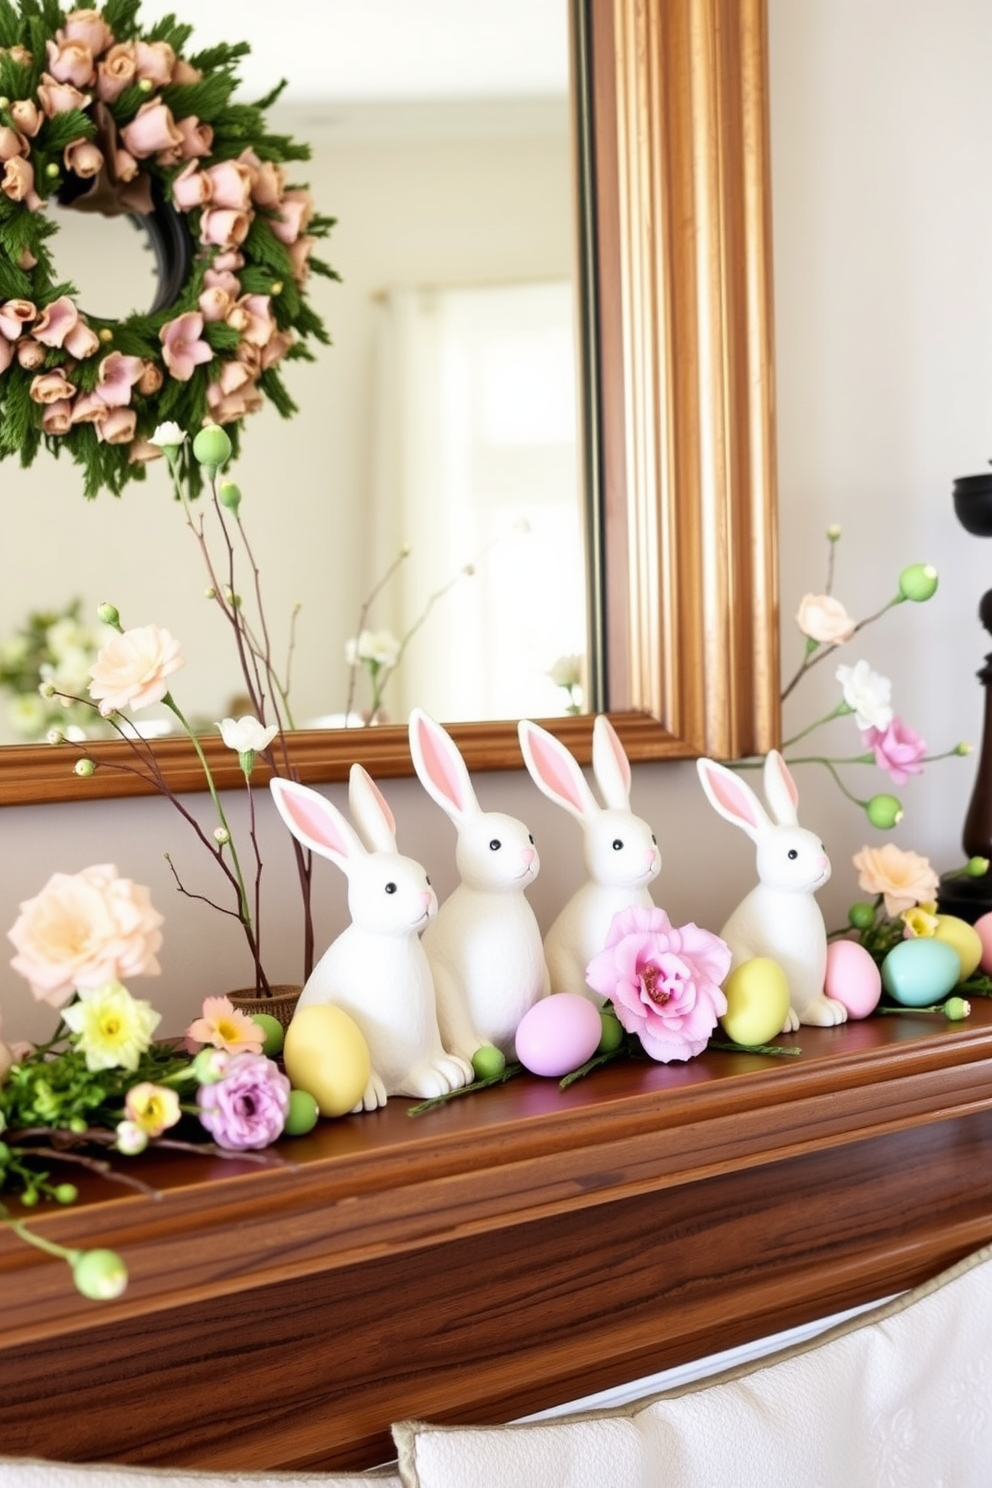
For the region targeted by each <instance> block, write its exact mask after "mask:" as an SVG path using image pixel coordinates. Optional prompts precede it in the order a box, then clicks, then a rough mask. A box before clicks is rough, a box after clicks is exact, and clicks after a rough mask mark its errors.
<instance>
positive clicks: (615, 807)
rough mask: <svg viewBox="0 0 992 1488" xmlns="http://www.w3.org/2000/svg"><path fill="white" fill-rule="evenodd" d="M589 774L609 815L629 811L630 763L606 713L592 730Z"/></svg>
mask: <svg viewBox="0 0 992 1488" xmlns="http://www.w3.org/2000/svg"><path fill="white" fill-rule="evenodd" d="M592 772H593V774H594V775H595V777H596V784H597V785H598V786H599V789H600V794H601V795H602V797H603V800H604V802H605V804H606V805H607V806H609V808H610V809H611V811H629V810H630V761H629V760H628V758H627V755H626V753H625V751H624V747H623V745H622V744H621V743H620V740H619V738H618V736H617V731H616V729H615V728H614V727H613V725H612V723H611V722H610V720H609V719H608V718H607V716H606V714H605V713H600V714H599V715H598V716H597V718H596V721H595V723H594V724H593V726H592Z"/></svg>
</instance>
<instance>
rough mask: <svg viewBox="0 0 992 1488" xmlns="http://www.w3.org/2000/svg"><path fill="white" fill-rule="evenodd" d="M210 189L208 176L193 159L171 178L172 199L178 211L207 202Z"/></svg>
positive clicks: (200, 205)
mask: <svg viewBox="0 0 992 1488" xmlns="http://www.w3.org/2000/svg"><path fill="white" fill-rule="evenodd" d="M210 189H211V188H210V177H209V176H207V175H205V174H204V172H203V171H201V169H200V167H199V166H198V165H197V163H196V161H195V160H191V161H190V163H189V165H187V166H185V167H184V168H183V169H182V170H181V171H180V172H179V174H178V176H176V177H174V179H173V182H172V200H173V202H174V204H175V206H176V207H177V208H178V209H179V211H180V212H191V211H192V210H193V209H194V208H195V207H203V206H205V205H206V204H207V202H208V201H209V200H210Z"/></svg>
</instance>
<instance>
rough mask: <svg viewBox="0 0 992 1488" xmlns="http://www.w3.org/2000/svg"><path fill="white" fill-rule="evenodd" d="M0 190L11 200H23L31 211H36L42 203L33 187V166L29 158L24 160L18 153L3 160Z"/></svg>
mask: <svg viewBox="0 0 992 1488" xmlns="http://www.w3.org/2000/svg"><path fill="white" fill-rule="evenodd" d="M0 191H2V192H3V193H4V195H5V196H9V197H10V199H11V201H15V202H23V203H24V205H25V206H26V207H27V208H28V210H29V211H31V212H37V210H38V208H39V207H40V206H42V205H43V203H42V200H41V197H40V196H39V195H38V193H37V191H35V189H34V166H33V165H32V164H31V162H30V160H25V159H24V158H23V157H22V156H20V155H17V156H15V157H14V159H13V160H8V161H6V162H5V164H4V168H3V180H2V181H0Z"/></svg>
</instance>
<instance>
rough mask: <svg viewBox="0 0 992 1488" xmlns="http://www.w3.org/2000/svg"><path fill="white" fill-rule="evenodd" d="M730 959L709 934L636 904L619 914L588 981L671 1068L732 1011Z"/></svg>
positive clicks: (696, 1049) (697, 1051)
mask: <svg viewBox="0 0 992 1488" xmlns="http://www.w3.org/2000/svg"><path fill="white" fill-rule="evenodd" d="M730 960H731V957H730V948H729V946H727V945H726V944H725V942H724V941H722V940H721V939H720V938H719V937H718V936H716V935H712V934H711V933H710V932H709V931H708V930H701V929H700V927H699V926H698V925H694V924H688V925H681V926H678V927H676V926H674V925H673V924H672V922H671V920H670V919H669V918H668V915H667V914H666V913H665V911H664V910H663V909H642V908H640V907H638V906H636V905H632V906H631V907H630V908H629V909H622V910H620V911H619V912H618V913H617V914H615V915H614V917H613V921H612V923H611V925H610V928H609V931H608V933H607V936H606V945H605V946H604V948H603V950H601V951H600V952H599V953H598V954H597V955H595V956H594V957H593V958H592V960H591V961H590V963H589V965H588V967H587V968H586V981H587V983H588V985H589V986H590V987H591V988H592V990H593V991H594V992H598V993H599V994H600V996H602V997H608V998H609V999H610V1001H611V1002H612V1003H613V1007H614V1010H615V1012H616V1015H617V1017H618V1018H619V1020H620V1022H621V1023H622V1024H623V1026H624V1028H625V1029H626V1030H627V1032H628V1033H636V1034H637V1037H638V1038H639V1039H640V1041H641V1043H642V1045H643V1046H644V1049H645V1052H646V1053H648V1054H650V1056H651V1058H652V1059H658V1060H661V1061H662V1062H663V1063H668V1062H669V1061H670V1060H681V1059H692V1058H694V1057H695V1055H697V1054H700V1053H702V1051H703V1049H705V1047H706V1045H707V1043H708V1042H709V1039H710V1037H711V1035H712V1033H713V1030H714V1029H715V1028H716V1025H717V1020H718V1019H719V1018H720V1016H721V1015H722V1014H723V1013H725V1012H726V1011H727V999H726V997H725V996H724V994H723V992H722V991H721V987H720V984H721V982H722V981H723V979H724V978H725V977H726V975H727V973H728V972H729V970H730Z"/></svg>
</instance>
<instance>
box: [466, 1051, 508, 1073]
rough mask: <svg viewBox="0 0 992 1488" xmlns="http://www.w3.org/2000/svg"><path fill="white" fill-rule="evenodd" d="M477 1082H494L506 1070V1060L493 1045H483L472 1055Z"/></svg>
mask: <svg viewBox="0 0 992 1488" xmlns="http://www.w3.org/2000/svg"><path fill="white" fill-rule="evenodd" d="M472 1069H473V1070H474V1071H475V1078H476V1079H477V1080H495V1079H496V1078H497V1077H498V1076H499V1075H501V1074H502V1073H503V1071H504V1070H505V1069H506V1059H505V1058H504V1056H503V1055H502V1054H501V1053H500V1051H499V1050H498V1049H497V1048H496V1045H495V1044H483V1045H482V1046H481V1047H480V1048H478V1049H476V1051H475V1053H474V1054H473V1055H472Z"/></svg>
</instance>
